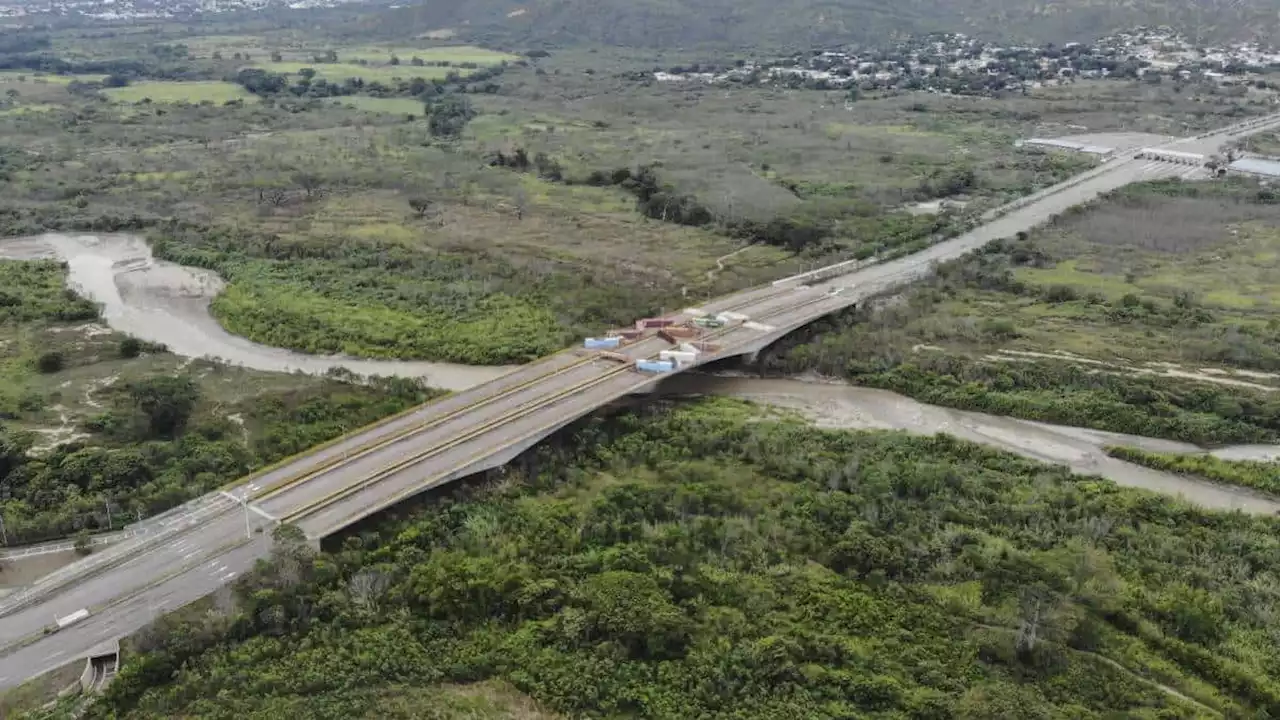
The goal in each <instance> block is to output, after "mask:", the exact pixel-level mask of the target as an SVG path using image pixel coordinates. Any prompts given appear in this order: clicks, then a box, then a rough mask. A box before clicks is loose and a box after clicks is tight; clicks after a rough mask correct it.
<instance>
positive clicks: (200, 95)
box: [106, 81, 254, 105]
mask: <svg viewBox="0 0 1280 720" xmlns="http://www.w3.org/2000/svg"><path fill="white" fill-rule="evenodd" d="M106 95H107V97H109V98H111V99H112V100H114V101H116V102H122V103H136V102H144V103H145V102H156V103H191V104H193V105H198V104H200V103H206V102H207V103H214V104H215V105H221V104H223V103H228V102H233V101H237V100H239V101H244V100H249V101H252V100H254V97H253V96H252V95H250V94H249V93H248V92H246V91H245V90H244V88H242V87H240V86H239V85H236V84H235V83H229V82H218V81H207V82H166V81H156V82H140V83H134V84H132V85H128V86H126V87H121V88H112V89H110V90H107V91H106Z"/></svg>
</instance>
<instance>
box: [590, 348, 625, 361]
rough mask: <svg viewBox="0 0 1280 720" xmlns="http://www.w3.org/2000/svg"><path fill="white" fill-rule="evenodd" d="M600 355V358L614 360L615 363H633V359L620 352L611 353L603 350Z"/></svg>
mask: <svg viewBox="0 0 1280 720" xmlns="http://www.w3.org/2000/svg"><path fill="white" fill-rule="evenodd" d="M598 354H599V355H600V357H602V358H604V359H605V360H613V361H614V362H620V363H629V362H631V358H629V357H627V356H626V355H623V354H622V353H619V352H610V351H608V350H601V351H600V352H599V353H598Z"/></svg>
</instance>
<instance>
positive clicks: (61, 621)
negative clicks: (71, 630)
mask: <svg viewBox="0 0 1280 720" xmlns="http://www.w3.org/2000/svg"><path fill="white" fill-rule="evenodd" d="M87 617H89V611H88V610H86V609H84V608H81V609H79V610H77V611H75V612H73V613H71V614H70V615H67V616H65V617H60V618H58V619H57V620H56V621H55V622H57V624H58V629H59V630H61V629H62V628H64V627H67V626H68V625H75V624H76V623H78V622H80V621H81V620H83V619H85V618H87Z"/></svg>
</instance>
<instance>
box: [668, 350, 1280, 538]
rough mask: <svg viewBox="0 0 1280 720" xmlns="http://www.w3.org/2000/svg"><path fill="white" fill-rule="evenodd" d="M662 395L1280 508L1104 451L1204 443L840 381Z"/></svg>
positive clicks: (729, 385) (1206, 498) (1251, 507)
mask: <svg viewBox="0 0 1280 720" xmlns="http://www.w3.org/2000/svg"><path fill="white" fill-rule="evenodd" d="M662 392H663V393H664V394H673V395H687V394H704V395H720V396H729V397H737V398H742V399H745V400H751V401H753V402H757V403H761V404H765V405H772V406H774V407H779V408H786V409H789V410H795V411H797V412H799V413H800V414H802V415H803V416H805V417H806V418H808V419H810V420H811V421H813V423H814V424H815V425H817V426H818V427H824V428H839V429H851V430H904V431H906V432H911V433H917V434H923V435H933V434H936V433H946V434H948V435H954V436H955V437H958V438H961V439H964V440H969V441H972V442H976V443H981V444H983V445H988V446H991V447H995V448H999V449H1001V450H1007V451H1009V452H1013V453H1017V454H1018V455H1022V456H1024V457H1028V458H1031V459H1034V460H1040V461H1043V462H1047V463H1054V464H1060V465H1066V466H1068V467H1070V468H1071V469H1072V470H1073V471H1075V472H1078V473H1081V474H1087V475H1101V476H1102V477H1105V478H1107V479H1109V480H1111V481H1113V482H1115V483H1116V484H1118V485H1124V486H1128V487H1137V488H1143V489H1145V490H1152V491H1155V492H1159V493H1164V494H1168V495H1174V496H1180V497H1182V498H1184V499H1185V500H1187V501H1189V502H1192V503H1195V504H1197V505H1200V506H1201V507H1206V508H1211V509H1215V510H1241V511H1244V512H1248V513H1254V514H1274V513H1277V512H1280V499H1277V498H1272V497H1268V496H1266V495H1263V494H1261V493H1257V492H1254V491H1251V490H1248V489H1245V488H1237V487H1232V486H1228V485H1219V484H1217V483H1211V482H1208V481H1204V480H1197V479H1195V478H1189V477H1185V476H1182V475H1176V474H1174V473H1166V472H1160V471H1157V470H1151V469H1149V468H1144V467H1141V466H1138V465H1134V464H1133V463H1128V462H1124V461H1123V460H1117V459H1115V458H1112V457H1108V456H1107V454H1106V452H1105V451H1104V448H1105V446H1107V445H1129V446H1132V447H1138V448H1142V449H1145V450H1150V451H1153V452H1183V453H1196V452H1202V449H1201V448H1199V447H1197V446H1195V445H1190V444H1187V443H1180V442H1173V441H1170V440H1159V439H1155V438H1147V437H1141V436H1137V435H1123V434H1120V433H1110V432H1103V431H1100V430H1088V429H1085V428H1076V427H1067V426H1062V425H1050V424H1048V423H1040V422H1033V421H1030V420H1019V419H1016V418H1009V417H1000V416H995V415H986V414H984V413H978V412H970V411H966V410H953V409H951V408H944V407H938V406H934V405H927V404H925V403H921V402H917V401H915V400H912V399H911V398H908V397H905V396H902V395H898V394H896V393H892V392H888V391H884V390H875V389H871V388H863V387H854V386H851V385H845V384H841V383H827V382H811V381H805V380H788V379H762V378H751V377H723V376H709V375H678V376H676V377H673V378H671V379H669V380H667V381H666V382H665V383H664V386H663V389H662ZM1268 451H1269V452H1271V453H1277V452H1280V448H1275V447H1271V446H1256V445H1251V446H1247V447H1245V446H1241V447H1239V448H1221V449H1220V450H1216V451H1214V453H1213V454H1215V455H1218V456H1219V457H1224V458H1227V457H1235V456H1237V455H1242V454H1248V455H1249V456H1251V457H1259V456H1261V455H1262V454H1263V453H1264V452H1268Z"/></svg>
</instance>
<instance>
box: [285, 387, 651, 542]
mask: <svg viewBox="0 0 1280 720" xmlns="http://www.w3.org/2000/svg"><path fill="white" fill-rule="evenodd" d="M630 370H631V365H629V364H628V365H622V366H619V367H616V368H613V369H610V370H608V371H607V372H605V374H603V375H600V376H597V377H593V378H590V379H588V380H585V381H583V382H580V383H578V384H577V385H574V386H572V387H569V388H565V389H564V390H559V391H557V392H556V393H555V394H553V395H551V396H549V397H541V398H537V399H535V400H533V401H532V402H528V403H525V404H524V405H521V406H520V407H518V408H516V409H514V410H511V411H510V412H508V413H506V414H505V415H502V416H500V417H497V418H494V419H493V420H490V421H488V422H486V423H484V424H483V425H481V426H480V427H478V428H474V429H472V430H469V431H467V432H465V433H463V434H461V435H457V436H454V437H452V438H450V439H449V440H447V441H445V442H443V443H438V444H436V445H432V446H431V447H429V448H427V449H425V450H422V451H420V452H417V453H414V454H413V455H410V456H409V457H407V458H405V459H403V460H401V461H399V462H397V463H395V464H394V465H391V466H389V467H386V468H383V469H382V470H379V471H377V472H376V473H373V474H372V475H369V476H367V477H364V478H362V479H360V480H359V481H357V482H355V483H352V484H351V485H347V486H344V487H341V488H338V489H337V490H334V491H333V492H331V493H329V494H328V495H325V496H324V497H321V498H318V499H316V500H313V501H311V502H309V503H307V504H306V505H304V506H302V507H300V508H298V509H297V510H294V511H293V512H291V513H289V514H288V515H285V516H284V517H283V518H282V519H281V522H294V521H296V520H298V519H299V518H302V517H305V516H307V515H310V514H311V513H314V512H316V511H317V510H322V509H324V508H325V507H328V506H329V505H332V504H334V503H336V502H339V501H341V500H342V499H343V498H346V497H348V496H350V495H353V494H355V493H357V492H359V491H361V490H363V489H364V488H366V487H368V486H370V485H373V484H375V483H377V482H378V481H379V480H382V479H384V478H386V477H388V476H390V475H394V474H395V473H397V472H400V471H401V470H403V469H405V468H407V467H410V466H413V465H416V464H418V463H420V462H422V461H423V460H426V459H428V458H430V457H431V456H433V455H439V454H440V453H442V452H446V451H448V450H451V449H453V448H455V447H457V446H458V445H461V444H463V443H465V442H468V441H470V440H473V439H475V438H477V437H479V436H481V435H484V434H485V433H487V432H489V431H491V430H493V429H494V428H495V427H497V426H499V425H503V424H506V423H507V422H509V421H511V420H514V419H517V418H519V417H523V416H525V415H528V414H529V413H532V412H534V411H536V410H538V409H540V408H542V407H544V406H546V405H550V404H551V403H554V402H555V401H557V400H560V399H561V398H563V397H565V396H566V395H572V394H574V393H576V392H579V391H581V390H585V389H587V388H590V387H593V386H595V385H598V384H600V383H602V382H604V381H605V380H608V379H610V378H612V377H614V376H615V375H620V374H622V373H624V372H628V371H630Z"/></svg>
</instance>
